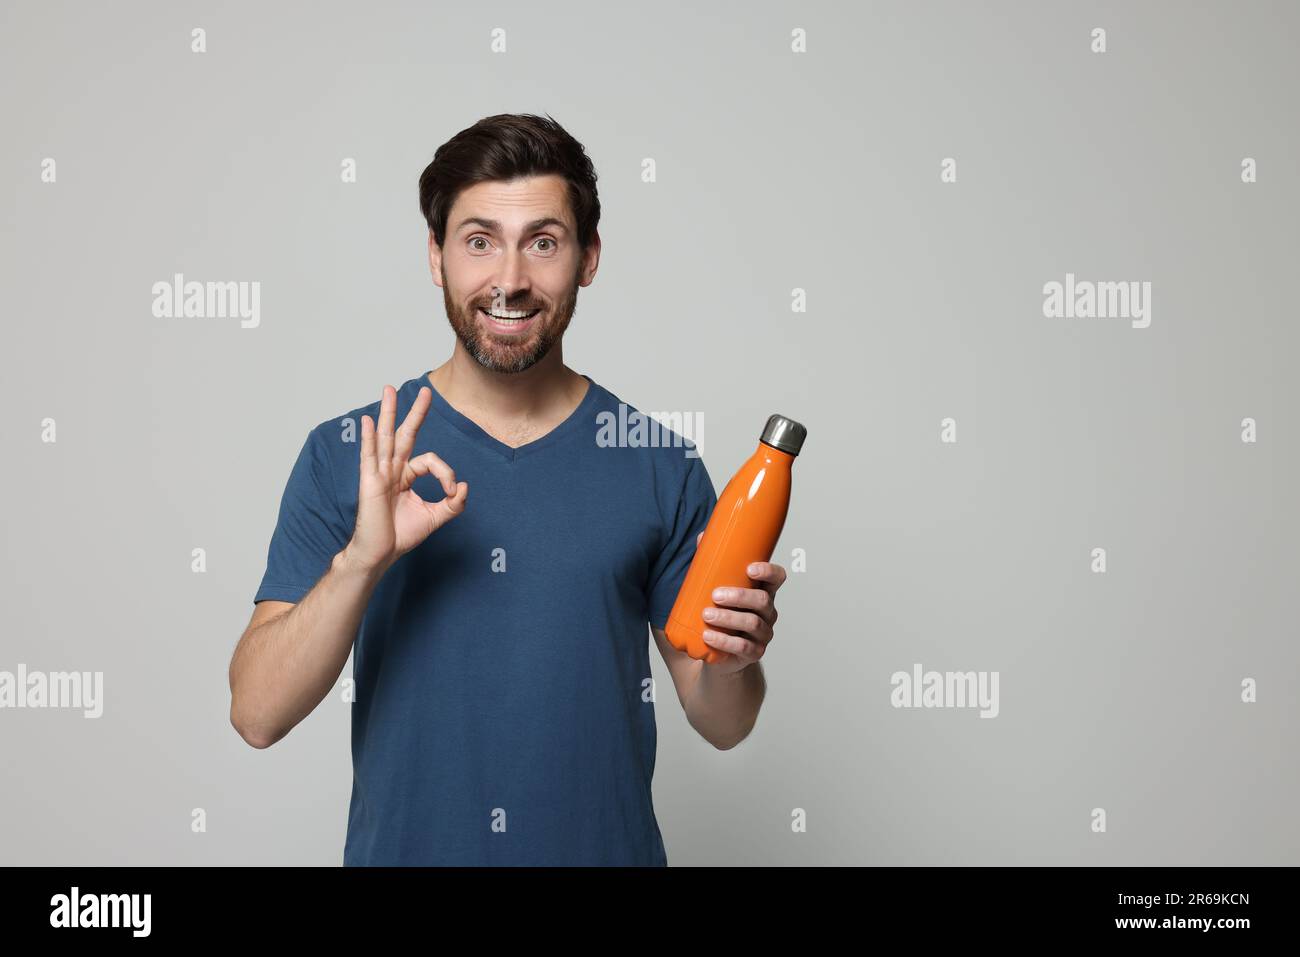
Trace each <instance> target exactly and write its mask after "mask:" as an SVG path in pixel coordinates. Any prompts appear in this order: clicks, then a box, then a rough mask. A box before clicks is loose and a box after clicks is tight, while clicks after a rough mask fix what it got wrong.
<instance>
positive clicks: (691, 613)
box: [664, 415, 808, 663]
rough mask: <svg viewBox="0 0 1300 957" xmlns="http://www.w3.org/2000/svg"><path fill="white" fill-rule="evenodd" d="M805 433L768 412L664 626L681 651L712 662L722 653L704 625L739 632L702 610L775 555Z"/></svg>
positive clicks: (748, 583) (747, 580)
mask: <svg viewBox="0 0 1300 957" xmlns="http://www.w3.org/2000/svg"><path fill="white" fill-rule="evenodd" d="M807 435H808V430H807V429H805V428H804V427H803V426H802V425H800V424H799V423H798V422H796V421H794V419H789V418H786V417H785V416H784V415H772V416H769V417H768V420H767V425H766V426H764V428H763V434H762V435H761V436H759V442H758V448H757V450H755V452H754V454H753V455H751V456H750V457H749V459H748V461H746V462H745V464H744V465H742V466H741V467H740V471H739V472H737V473H736V474H735V475H733V476H732V477H731V481H730V482H728V483H727V487H726V488H725V489H723V490H722V494H721V495H720V496H719V497H718V503H717V505H715V506H714V508H713V514H712V515H711V516H710V517H709V523H708V525H706V526H705V527H704V537H703V538H701V539H700V545H699V548H697V549H696V551H695V557H694V559H692V561H691V567H690V568H688V569H687V571H686V578H685V580H684V581H683V582H682V587H681V590H680V591H679V592H678V593H677V600H676V601H675V602H674V603H673V610H672V611H671V612H670V613H669V615H668V625H667V627H666V628H665V629H664V633H665V634H666V635H667V636H668V640H669V641H670V642H671V643H672V646H673V647H674V648H676V649H677V650H678V651H684V652H686V653H687V654H688V655H690V656H691V657H692V658H703V659H704V660H705V661H706V662H709V663H712V662H715V661H718V660H719V659H721V658H722V657H723V655H724V653H723V652H720V651H718V650H717V649H716V648H713V647H711V646H710V645H709V644H708V643H707V642H705V640H704V631H705V629H706V628H707V629H708V630H709V631H720V632H722V633H723V634H729V635H730V634H736V632H734V631H733V630H731V629H729V628H720V627H718V626H717V625H711V624H709V623H708V622H706V621H705V620H704V617H703V616H704V609H706V608H711V607H713V605H714V601H713V589H715V588H719V587H726V586H731V587H735V588H753V587H754V582H753V581H752V580H751V579H750V577H749V573H748V568H749V566H750V565H752V564H753V563H754V562H766V561H770V560H771V558H772V551H773V550H774V549H775V548H776V540H777V539H778V538H780V537H781V529H782V527H783V526H784V525H785V515H786V512H787V511H788V510H789V508H790V466H791V465H793V464H794V457H795V456H796V455H798V454H799V450H800V449H801V448H803V440H804V439H805V438H806V437H807Z"/></svg>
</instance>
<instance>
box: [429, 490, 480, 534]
mask: <svg viewBox="0 0 1300 957" xmlns="http://www.w3.org/2000/svg"><path fill="white" fill-rule="evenodd" d="M467 498H469V483H468V482H459V483H457V485H456V494H455V495H449V496H448V497H447V498H444V499H442V500H440V501H437V502H434V503H433V504H432V505H431V504H429V503H428V502H425V503H424V507H425V508H427V509H428V510H429V511H430V512H431V513H433V521H434V526H435V527H437V528H441V527H442V526H443V525H446V524H447V523H448V522H450V521H451V520H452V519H453V518H455V517H456V516H457V515H459V514H460V513H461V512H463V511H465V501H466V499H467Z"/></svg>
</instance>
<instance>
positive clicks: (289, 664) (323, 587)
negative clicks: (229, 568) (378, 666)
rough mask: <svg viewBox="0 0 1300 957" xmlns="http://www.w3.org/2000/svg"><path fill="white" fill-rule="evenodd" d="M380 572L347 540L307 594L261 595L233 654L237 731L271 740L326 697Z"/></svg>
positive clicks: (255, 741) (252, 740)
mask: <svg viewBox="0 0 1300 957" xmlns="http://www.w3.org/2000/svg"><path fill="white" fill-rule="evenodd" d="M380 577H382V572H376V571H373V570H369V569H367V568H365V567H361V566H358V565H357V564H356V563H355V562H353V561H352V560H350V559H349V557H348V552H347V549H346V548H345V549H343V551H341V552H339V553H338V554H337V555H335V556H334V560H333V562H331V564H330V568H329V571H327V572H326V573H325V574H324V575H323V576H322V577H321V579H320V581H318V582H317V583H316V584H315V586H313V588H312V590H311V591H309V592H308V593H307V594H306V595H305V596H303V599H302V601H300V602H298V603H297V604H291V603H289V602H283V601H262V602H258V604H257V610H256V611H254V612H253V618H252V620H251V621H250V622H249V624H248V628H247V629H246V630H245V631H244V634H243V637H241V638H240V639H239V645H238V647H236V648H235V654H234V656H233V657H232V658H231V661H230V723H231V724H232V725H234V727H235V730H236V731H238V732H239V735H240V737H242V738H243V739H244V740H245V741H247V742H248V743H249V744H251V745H252V746H253V747H255V748H269V747H270V746H271V745H273V744H275V743H276V742H277V741H279V740H280V739H281V738H283V737H284V736H285V735H286V734H288V733H289V732H290V731H291V730H292V729H293V728H294V726H295V725H297V724H298V722H299V721H301V720H302V719H303V718H305V717H307V715H309V714H311V712H312V711H313V710H314V709H315V707H316V705H318V704H320V703H321V701H322V700H324V698H325V696H326V695H327V694H329V691H330V688H332V687H333V686H334V683H335V682H336V681H337V680H338V677H339V675H340V674H342V672H343V666H344V665H345V664H346V663H347V660H348V655H349V654H350V653H351V651H352V642H353V640H354V639H355V638H356V634H357V629H358V628H359V627H360V626H361V619H362V617H363V616H364V615H365V612H366V605H367V603H369V601H370V595H371V593H372V592H373V591H374V588H375V585H376V584H378V582H379V579H380Z"/></svg>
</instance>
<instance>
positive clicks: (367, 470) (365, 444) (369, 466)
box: [361, 415, 378, 475]
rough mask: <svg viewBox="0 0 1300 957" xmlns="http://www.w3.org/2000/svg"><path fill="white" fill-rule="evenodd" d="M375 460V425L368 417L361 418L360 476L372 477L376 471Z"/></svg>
mask: <svg viewBox="0 0 1300 957" xmlns="http://www.w3.org/2000/svg"><path fill="white" fill-rule="evenodd" d="M377 464H378V463H377V460H376V458H375V423H374V421H373V420H372V419H371V418H370V416H368V415H363V416H362V417H361V474H363V475H374V474H375V472H376V471H377Z"/></svg>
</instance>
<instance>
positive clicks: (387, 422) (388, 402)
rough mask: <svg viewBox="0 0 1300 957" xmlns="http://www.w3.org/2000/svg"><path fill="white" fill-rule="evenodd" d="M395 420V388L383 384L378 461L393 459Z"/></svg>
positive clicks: (389, 461) (380, 405)
mask: <svg viewBox="0 0 1300 957" xmlns="http://www.w3.org/2000/svg"><path fill="white" fill-rule="evenodd" d="M396 421H397V390H396V389H394V388H393V387H392V386H390V385H386V386H384V397H383V399H381V400H380V402H379V433H378V436H379V452H378V456H379V463H380V464H382V463H384V462H388V463H390V464H391V463H392V461H393V424H394V422H396Z"/></svg>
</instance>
